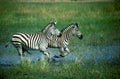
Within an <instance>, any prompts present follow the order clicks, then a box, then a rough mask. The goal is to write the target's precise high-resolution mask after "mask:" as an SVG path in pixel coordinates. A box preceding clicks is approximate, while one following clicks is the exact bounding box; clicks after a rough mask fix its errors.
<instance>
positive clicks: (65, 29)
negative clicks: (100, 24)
mask: <svg viewBox="0 0 120 79" xmlns="http://www.w3.org/2000/svg"><path fill="white" fill-rule="evenodd" d="M72 25H76V26H77V28H78V26H79V25H78V23H71V24H69V25H68V26H66V27H65V28H63V29H62V30H61V33H63V32H65V31H67V30H68V29H70V28H71V27H72Z"/></svg>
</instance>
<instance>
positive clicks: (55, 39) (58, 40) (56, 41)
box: [49, 23, 83, 58]
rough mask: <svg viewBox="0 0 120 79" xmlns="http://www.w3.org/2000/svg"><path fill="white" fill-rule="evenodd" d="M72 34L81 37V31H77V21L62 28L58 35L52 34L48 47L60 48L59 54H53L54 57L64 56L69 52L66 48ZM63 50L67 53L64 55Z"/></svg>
mask: <svg viewBox="0 0 120 79" xmlns="http://www.w3.org/2000/svg"><path fill="white" fill-rule="evenodd" d="M72 36H76V37H78V38H79V39H82V38H83V35H82V33H81V32H80V31H79V25H78V24H77V23H72V24H70V25H68V26H67V27H66V28H65V29H63V30H62V31H61V33H60V35H52V39H50V42H49V47H56V48H59V49H60V53H61V54H60V55H59V56H56V55H55V56H54V57H55V58H61V57H64V56H66V55H67V54H69V53H70V50H69V49H68V45H69V39H70V38H71V37H72ZM65 52H67V54H66V55H65Z"/></svg>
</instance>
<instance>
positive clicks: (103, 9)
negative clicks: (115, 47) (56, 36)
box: [0, 2, 120, 45]
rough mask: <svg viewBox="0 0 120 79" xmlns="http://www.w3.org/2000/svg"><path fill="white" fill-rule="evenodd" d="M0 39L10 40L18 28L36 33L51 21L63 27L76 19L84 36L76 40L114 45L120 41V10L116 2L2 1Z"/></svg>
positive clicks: (74, 40) (83, 43)
mask: <svg viewBox="0 0 120 79" xmlns="http://www.w3.org/2000/svg"><path fill="white" fill-rule="evenodd" d="M0 11H1V12H0V42H1V43H2V42H7V41H9V40H10V38H11V37H12V35H13V34H14V33H16V32H27V33H35V32H38V31H40V30H41V29H42V28H43V27H44V26H45V25H47V24H48V23H49V22H50V21H57V22H58V24H57V27H58V28H59V29H60V30H61V29H62V28H64V27H65V26H67V25H68V24H70V23H72V22H77V23H78V24H79V25H80V31H81V32H82V33H83V35H84V39H83V40H82V41H79V40H78V39H76V38H75V39H74V38H73V40H71V42H72V44H76V43H78V44H80V45H101V44H102V45H105V44H106V45H110V44H113V43H119V41H120V35H118V34H120V31H119V30H120V27H119V24H120V23H119V19H120V16H119V13H120V11H119V10H117V9H116V8H115V5H114V3H113V2H89V3H87V2H86V3H80V2H78V3H32V2H30V3H25V2H23V3H19V2H13V3H11V2H9V3H1V4H0Z"/></svg>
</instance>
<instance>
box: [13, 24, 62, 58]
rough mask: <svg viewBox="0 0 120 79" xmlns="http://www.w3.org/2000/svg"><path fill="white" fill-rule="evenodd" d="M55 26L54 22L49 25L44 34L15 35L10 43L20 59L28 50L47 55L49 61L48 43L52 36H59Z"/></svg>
mask: <svg viewBox="0 0 120 79" xmlns="http://www.w3.org/2000/svg"><path fill="white" fill-rule="evenodd" d="M55 24H56V23H55V22H51V23H49V24H48V25H47V26H46V28H45V31H44V33H43V32H38V33H35V34H27V33H17V34H14V35H13V37H12V39H11V42H12V44H13V45H14V47H15V48H16V49H17V51H18V54H19V55H20V57H21V59H22V56H23V53H24V52H25V51H26V52H28V50H39V51H42V52H43V53H44V54H45V55H47V57H48V60H50V58H51V57H50V51H49V50H48V49H47V47H48V43H49V41H50V39H51V36H52V35H54V34H55V35H59V33H60V31H59V30H58V29H57V28H56V26H55Z"/></svg>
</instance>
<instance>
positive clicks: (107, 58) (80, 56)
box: [0, 44, 120, 66]
mask: <svg viewBox="0 0 120 79" xmlns="http://www.w3.org/2000/svg"><path fill="white" fill-rule="evenodd" d="M69 49H70V50H71V53H70V54H69V55H67V56H66V57H64V58H53V59H54V61H53V62H75V61H80V62H82V63H86V62H114V61H115V59H119V58H120V45H111V46H73V47H72V46H69ZM49 50H50V51H51V56H52V57H53V56H54V55H59V50H58V49H54V48H50V49H49ZM30 52H31V55H30V54H27V53H25V57H24V59H25V60H29V61H31V62H37V61H38V60H39V59H46V56H45V55H43V54H42V53H41V52H39V51H30ZM18 63H20V58H19V56H18V53H17V51H16V49H15V48H14V47H13V46H12V45H10V46H9V47H8V48H5V44H0V66H9V65H12V64H18Z"/></svg>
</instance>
